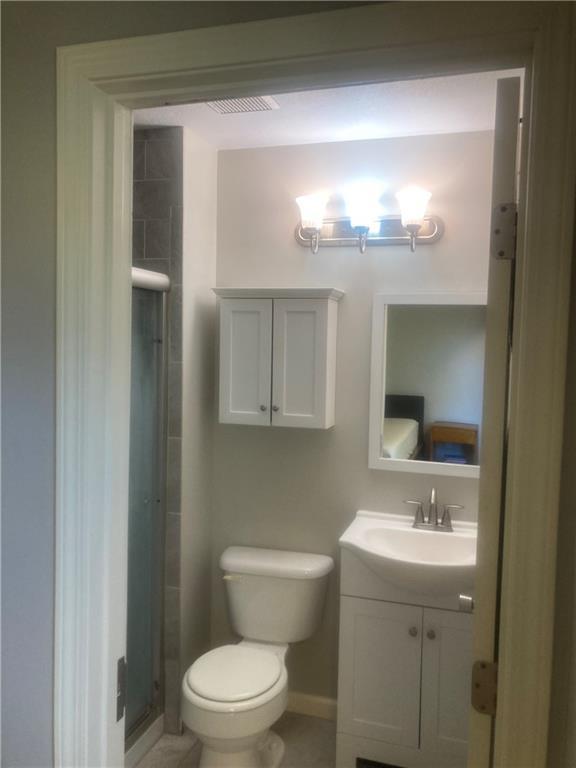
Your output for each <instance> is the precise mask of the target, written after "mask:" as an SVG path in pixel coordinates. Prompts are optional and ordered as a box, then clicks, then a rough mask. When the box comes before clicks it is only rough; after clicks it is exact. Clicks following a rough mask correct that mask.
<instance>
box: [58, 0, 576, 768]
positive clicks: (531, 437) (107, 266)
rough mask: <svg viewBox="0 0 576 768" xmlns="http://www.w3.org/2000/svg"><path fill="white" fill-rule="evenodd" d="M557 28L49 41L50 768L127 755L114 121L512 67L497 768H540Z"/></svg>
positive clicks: (119, 138)
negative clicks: (171, 106)
mask: <svg viewBox="0 0 576 768" xmlns="http://www.w3.org/2000/svg"><path fill="white" fill-rule="evenodd" d="M573 35H574V8H573V7H572V4H569V3H556V2H548V3H546V2H543V3H540V2H527V3H482V2H478V3H475V2H470V3H446V4H443V3H425V2H424V3H389V4H388V3H387V4H382V5H374V6H362V7H359V8H352V9H347V10H341V11H331V12H321V13H317V14H311V15H306V16H301V17H290V18H285V19H277V20H271V21H261V22H252V23H247V24H238V25H230V26H224V27H213V28H207V29H200V30H192V31H183V32H176V33H172V34H165V35H155V36H151V37H139V38H131V39H127V40H115V41H108V42H102V43H93V44H86V45H76V46H70V47H66V48H61V49H59V51H58V63H57V66H58V144H57V155H58V160H57V162H58V222H57V224H58V240H57V253H58V297H57V322H58V330H57V468H56V471H57V498H56V585H55V589H56V617H55V622H56V636H55V765H56V766H74V768H82V767H83V766H89V765H102V766H116V765H122V763H123V752H124V733H123V730H124V729H123V722H122V721H121V722H120V723H119V724H117V723H115V709H116V660H117V658H118V657H120V656H122V655H124V648H125V614H126V605H125V600H124V601H122V600H118V599H117V596H118V595H121V594H125V590H126V584H125V577H126V568H125V561H126V531H127V503H128V448H129V445H128V413H129V377H130V370H129V368H130V365H129V360H130V355H129V348H130V293H129V292H130V263H129V253H130V243H131V186H132V177H131V170H132V166H131V162H132V161H131V142H132V136H131V132H132V121H131V111H130V110H131V109H133V108H138V107H144V106H158V105H161V104H165V103H175V102H179V101H180V102H183V101H189V100H199V99H202V100H204V99H208V98H212V99H214V98H219V97H225V96H226V97H230V96H235V95H246V94H250V93H252V94H254V93H266V92H280V91H290V90H298V89H306V88H314V87H323V86H324V87H328V86H333V85H342V84H346V83H349V84H353V83H363V82H369V81H371V80H372V81H373V80H384V79H388V80H397V79H402V78H411V77H417V76H430V75H443V74H450V73H458V72H466V71H478V70H487V69H502V68H507V67H518V66H526V67H528V68H529V70H530V73H531V77H530V78H529V82H530V84H531V91H530V99H529V103H530V114H529V115H526V116H525V118H526V126H527V127H528V126H529V131H528V133H529V136H528V142H527V162H526V165H525V168H526V173H527V185H526V195H525V205H524V215H522V216H521V217H520V222H519V225H520V226H519V237H518V240H519V247H520V258H519V260H518V274H517V281H516V314H515V329H514V342H515V346H514V349H515V359H514V377H513V382H512V392H511V421H510V442H509V445H510V450H509V456H508V484H507V498H506V529H505V546H504V562H503V585H502V593H501V608H502V614H501V615H502V617H503V620H502V622H501V626H500V636H499V647H500V663H501V670H500V677H499V684H498V697H499V705H498V712H497V716H496V728H495V744H494V750H495V751H494V763H495V764H496V765H522V766H525V768H531V767H532V766H534V767H535V766H542V768H544V766H545V765H546V750H547V732H548V709H549V699H550V683H551V662H552V639H553V618H554V616H553V610H554V609H553V605H554V587H555V567H556V534H557V517H558V500H559V483H560V464H561V462H560V459H561V455H562V423H563V405H564V382H565V369H566V341H567V327H568V307H569V283H570V280H569V277H570V269H571V255H572V236H573V222H574V181H575V178H576V170H575V166H576V162H575V151H574V142H573V138H572V137H573V135H574V133H575V111H576V110H575V103H574V102H575V97H574V92H575V91H576V88H575V73H574V70H575V61H574V58H575V57H574V45H573ZM544 510H545V512H543V511H544ZM526 563H529V564H530V567H529V568H527V567H526ZM482 643H484V646H483V645H482ZM489 646H490V643H487V641H486V638H484V640H482V638H480V640H479V641H478V642H477V643H476V653H477V654H478V653H482V654H483V655H484V657H485V658H491V654H492V653H493V648H491V647H489ZM488 721H489V718H483V719H482V717H481V716H480V715H478V716H476V723H477V727H474V728H473V729H472V742H471V760H470V765H475V766H487V765H488V764H489V762H488V761H489V758H488V756H487V753H486V750H485V745H486V743H487V739H488V738H489V736H488V734H489V724H488ZM473 722H474V717H473ZM526 723H529V724H530V727H529V728H526Z"/></svg>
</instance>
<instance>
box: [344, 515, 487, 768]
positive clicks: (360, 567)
mask: <svg viewBox="0 0 576 768" xmlns="http://www.w3.org/2000/svg"><path fill="white" fill-rule="evenodd" d="M411 522H412V521H411V520H410V519H409V518H407V517H405V516H402V515H385V514H379V513H373V512H359V513H358V514H357V517H356V519H355V521H354V523H352V525H351V526H350V527H349V528H348V529H347V531H346V532H345V534H344V535H343V536H342V538H341V539H340V546H341V596H340V658H339V681H338V728H337V730H338V734H337V768H356V765H357V763H356V761H357V759H358V758H363V759H365V760H369V761H374V762H376V763H383V764H384V765H386V766H387V767H388V766H398V767H399V768H413V767H414V768H415V767H416V766H427V767H428V768H430V766H434V767H435V768H437V767H439V766H452V767H454V768H455V767H456V766H458V767H459V768H464V766H465V765H466V755H467V731H468V716H469V702H470V672H471V667H472V656H471V653H472V614H471V613H469V612H467V611H466V610H461V607H462V605H469V604H470V602H464V603H463V602H462V600H460V599H459V595H460V594H462V593H463V592H466V593H468V594H471V593H472V587H473V578H474V568H475V546H476V533H475V526H474V525H473V524H468V523H458V522H455V523H454V532H453V533H437V532H432V531H418V530H415V529H413V528H412V527H411Z"/></svg>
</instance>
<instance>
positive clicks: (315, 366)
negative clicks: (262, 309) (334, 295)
mask: <svg viewBox="0 0 576 768" xmlns="http://www.w3.org/2000/svg"><path fill="white" fill-rule="evenodd" d="M336 312H337V308H336V302H334V301H330V300H326V299H318V300H317V299H274V354H273V373H272V424H273V425H274V426H278V427H311V428H316V429H327V428H328V427H331V426H333V425H334V383H335V364H336Z"/></svg>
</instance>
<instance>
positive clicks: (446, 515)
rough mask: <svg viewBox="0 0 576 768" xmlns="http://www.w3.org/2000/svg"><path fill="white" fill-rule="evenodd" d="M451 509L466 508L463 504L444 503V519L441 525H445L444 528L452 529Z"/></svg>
mask: <svg viewBox="0 0 576 768" xmlns="http://www.w3.org/2000/svg"><path fill="white" fill-rule="evenodd" d="M451 509H464V505H463V504H445V505H444V512H443V513H442V521H441V523H440V525H442V526H444V528H448V529H449V530H450V531H451V530H452V517H451V514H450V510H451Z"/></svg>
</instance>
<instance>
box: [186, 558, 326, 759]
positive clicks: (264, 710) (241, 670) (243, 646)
mask: <svg viewBox="0 0 576 768" xmlns="http://www.w3.org/2000/svg"><path fill="white" fill-rule="evenodd" d="M220 566H221V568H222V570H223V571H224V573H225V576H224V578H225V583H226V587H227V594H228V599H229V603H230V612H231V619H232V624H233V627H234V629H235V630H236V631H237V632H238V633H239V634H240V635H242V636H243V637H244V639H243V640H241V641H240V642H239V643H237V644H235V645H223V646H220V647H218V648H215V649H213V650H212V651H209V652H208V653H205V654H204V655H203V656H201V657H200V658H199V659H197V660H196V661H195V662H194V664H192V666H191V667H190V668H189V669H188V670H187V672H186V673H185V675H184V678H183V680H182V720H183V722H184V723H185V725H186V726H188V728H190V729H191V730H192V731H193V732H194V733H195V734H196V735H197V736H198V738H199V739H200V741H201V742H202V755H201V758H200V768H277V766H279V765H280V762H281V760H282V756H283V754H284V744H283V742H282V739H281V738H280V737H279V736H278V735H277V734H275V733H273V732H272V731H270V727H271V726H272V725H273V724H274V723H275V722H276V721H277V720H278V719H279V718H280V717H281V715H282V713H283V712H284V710H285V709H286V704H287V700H288V673H287V670H286V666H285V658H286V654H287V652H288V643H290V642H297V641H299V640H303V639H305V638H306V637H309V636H310V635H311V634H312V632H313V631H314V630H315V629H316V627H317V625H318V623H319V621H320V618H321V613H322V607H323V603H324V597H325V591H326V582H327V577H328V574H329V573H330V571H331V570H332V568H333V567H334V564H333V561H332V559H331V558H329V557H327V556H325V555H310V554H304V553H297V552H284V551H280V550H266V549H257V548H254V547H229V548H228V549H227V550H225V552H224V553H223V555H222V557H221V559H220Z"/></svg>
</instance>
